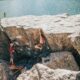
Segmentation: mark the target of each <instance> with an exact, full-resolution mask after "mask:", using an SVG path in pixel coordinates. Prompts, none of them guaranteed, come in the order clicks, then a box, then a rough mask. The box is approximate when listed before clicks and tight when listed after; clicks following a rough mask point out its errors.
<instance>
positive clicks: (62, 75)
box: [17, 64, 80, 80]
mask: <svg viewBox="0 0 80 80" xmlns="http://www.w3.org/2000/svg"><path fill="white" fill-rule="evenodd" d="M79 74H80V72H79V71H70V70H64V69H55V70H54V69H50V68H49V67H46V66H44V65H42V64H36V65H34V67H33V68H32V69H31V70H28V71H25V72H23V73H22V74H20V75H19V77H18V78H17V80H79Z"/></svg>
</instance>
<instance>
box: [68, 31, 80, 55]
mask: <svg viewBox="0 0 80 80" xmlns="http://www.w3.org/2000/svg"><path fill="white" fill-rule="evenodd" d="M68 37H69V38H70V40H71V44H72V45H73V47H74V48H75V49H76V50H77V51H78V53H79V55H80V32H76V33H73V34H71V35H69V36H68Z"/></svg>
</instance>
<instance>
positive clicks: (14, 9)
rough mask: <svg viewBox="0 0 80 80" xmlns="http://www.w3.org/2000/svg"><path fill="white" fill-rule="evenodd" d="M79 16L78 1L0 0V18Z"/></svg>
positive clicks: (79, 1) (79, 4) (79, 2)
mask: <svg viewBox="0 0 80 80" xmlns="http://www.w3.org/2000/svg"><path fill="white" fill-rule="evenodd" d="M61 13H69V14H79V13H80V0H0V16H2V17H3V15H4V16H7V17H13V16H24V15H54V14H61Z"/></svg>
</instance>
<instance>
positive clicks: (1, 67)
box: [0, 60, 13, 80]
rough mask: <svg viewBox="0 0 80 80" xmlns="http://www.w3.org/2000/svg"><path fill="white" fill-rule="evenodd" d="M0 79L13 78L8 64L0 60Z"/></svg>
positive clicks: (10, 79) (11, 79)
mask: <svg viewBox="0 0 80 80" xmlns="http://www.w3.org/2000/svg"><path fill="white" fill-rule="evenodd" d="M0 80H13V73H12V71H11V70H10V69H9V67H8V65H7V64H6V63H5V62H4V61H2V60H0Z"/></svg>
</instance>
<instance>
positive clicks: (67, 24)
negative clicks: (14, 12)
mask: <svg viewBox="0 0 80 80" xmlns="http://www.w3.org/2000/svg"><path fill="white" fill-rule="evenodd" d="M1 24H2V25H3V27H5V29H6V31H7V32H8V34H9V36H11V37H10V38H16V37H17V36H18V38H20V40H21V41H23V42H22V44H23V43H24V44H27V38H26V37H28V36H25V34H23V32H22V28H24V31H25V32H26V33H30V34H31V33H32V34H33V35H34V39H36V38H37V37H38V36H39V29H42V31H43V32H44V35H45V37H46V39H47V42H48V44H49V46H50V48H51V50H52V53H50V55H49V56H48V57H42V61H43V63H44V62H47V61H48V63H46V64H45V63H44V65H42V64H37V66H38V68H40V72H41V74H42V73H43V75H44V76H43V77H41V80H79V79H80V72H79V70H80V61H79V60H80V14H78V15H69V14H60V15H52V16H51V15H45V16H23V17H14V18H4V19H1ZM19 33H20V35H19ZM28 35H29V34H28ZM20 36H22V38H21V37H20ZM24 54H25V53H24ZM25 55H26V54H25ZM18 56H19V55H18ZM46 66H48V67H46ZM50 68H51V69H50ZM58 68H60V69H58ZM47 69H48V70H49V71H51V72H50V73H51V74H52V75H50V74H48V73H47V72H48V71H47ZM64 69H65V70H64ZM66 69H69V70H66ZM71 70H73V71H71ZM28 72H30V73H28ZM33 73H34V74H33ZM61 73H62V74H61ZM35 74H36V75H35ZM58 75H59V76H58ZM77 75H78V77H77ZM35 76H36V77H35ZM38 76H39V75H38V74H37V72H36V70H35V67H33V68H31V70H29V71H25V72H24V73H22V74H21V75H20V76H19V77H18V78H17V80H40V79H39V78H38ZM50 76H52V77H50Z"/></svg>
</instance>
